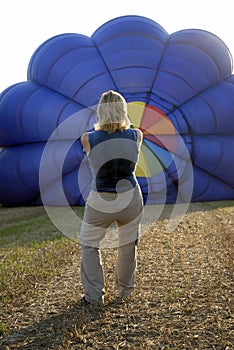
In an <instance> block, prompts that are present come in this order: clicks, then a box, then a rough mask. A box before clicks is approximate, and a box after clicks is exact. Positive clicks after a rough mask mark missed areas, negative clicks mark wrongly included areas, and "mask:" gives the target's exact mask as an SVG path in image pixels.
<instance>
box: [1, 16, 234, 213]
mask: <svg viewBox="0 0 234 350" xmlns="http://www.w3.org/2000/svg"><path fill="white" fill-rule="evenodd" d="M109 89H112V90H116V91H118V92H120V93H121V94H122V95H123V96H124V97H125V99H126V101H127V102H128V112H129V118H130V120H131V122H132V125H133V126H134V127H138V128H140V129H141V130H142V131H143V135H144V142H143V145H142V150H141V154H140V161H139V165H138V168H137V170H136V175H137V177H138V180H139V183H140V186H141V190H142V193H143V196H144V199H145V202H147V201H148V202H149V203H152V204H157V203H175V202H176V201H177V202H178V199H179V201H181V202H183V201H188V200H191V201H213V200H214V201H216V200H223V199H234V152H233V149H234V138H233V134H234V99H233V96H234V76H233V75H232V57H231V54H230V52H229V50H228V48H227V46H226V45H225V43H224V42H223V41H222V40H221V39H220V38H218V37H217V36H216V35H215V34H212V33H210V32H207V31H205V30H201V29H185V30H181V31H178V32H175V33H172V34H168V33H167V31H166V30H165V29H164V28H163V27H162V26H161V25H160V24H158V23H157V22H155V21H153V20H151V19H149V18H145V17H142V16H122V17H118V18H114V19H112V20H110V21H108V22H107V23H105V24H103V25H102V26H101V27H99V28H98V29H97V30H96V31H95V32H94V33H93V35H92V36H91V37H88V36H85V35H81V34H71V33H66V34H61V35H57V36H55V37H52V38H50V39H48V40H47V41H45V42H44V43H42V44H41V45H40V46H39V47H38V48H37V50H36V51H35V52H34V54H33V55H32V57H31V59H30V62H29V65H28V77H27V81H26V82H21V83H18V84H15V85H13V86H10V87H8V88H7V89H6V90H4V91H3V92H2V93H1V97H0V146H1V147H2V149H1V152H0V169H1V172H0V203H2V204H3V205H6V206H18V205H42V204H43V203H44V201H43V198H46V202H47V204H49V205H55V206H56V205H64V204H65V202H66V201H67V202H68V203H69V205H84V201H85V197H86V195H87V193H88V192H89V190H90V179H91V174H90V170H89V165H88V164H87V162H85V155H84V152H83V149H82V147H81V143H80V136H81V135H82V133H83V132H85V131H88V130H92V128H93V124H94V122H95V118H96V112H95V106H96V104H97V102H98V99H99V97H100V96H101V94H102V93H103V92H104V91H107V90H109ZM48 143H49V145H50V147H48ZM45 150H47V155H48V154H49V156H48V157H47V158H45V157H44V162H43V170H42V172H43V184H42V183H41V182H40V169H41V164H42V162H41V160H42V158H43V154H45ZM48 150H49V151H48ZM48 152H49V153H48ZM189 163H191V164H192V174H191V171H188V169H189V166H188V165H189ZM81 168H82V172H81V173H82V175H79V171H80V170H81ZM191 175H192V188H191V181H190V188H189V189H188V190H187V187H186V183H189V179H190V180H191ZM78 179H79V181H78ZM61 183H62V187H63V193H60V191H58V190H57V188H58V184H61ZM81 188H82V189H81ZM42 194H43V195H42Z"/></svg>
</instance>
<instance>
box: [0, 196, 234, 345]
mask: <svg viewBox="0 0 234 350" xmlns="http://www.w3.org/2000/svg"><path fill="white" fill-rule="evenodd" d="M170 210H171V207H170V206H169V205H167V206H165V209H164V211H163V213H162V215H161V217H160V218H159V219H158V220H157V222H155V223H154V224H152V225H151V226H149V227H147V229H146V233H145V234H144V235H143V236H142V238H141V240H140V243H139V246H138V267H137V274H136V289H135V291H134V293H133V295H132V296H131V297H130V298H129V299H128V300H126V301H121V300H119V299H118V298H117V294H116V290H115V285H114V274H113V272H114V266H115V259H116V255H117V251H116V249H105V250H103V251H102V259H103V265H104V270H105V276H106V291H107V294H106V302H105V305H104V306H103V307H90V306H85V305H84V304H83V303H82V301H81V298H82V293H83V292H82V286H81V281H80V269H79V265H80V257H81V255H80V246H79V244H78V243H76V242H74V241H72V240H69V239H68V238H66V237H64V236H62V235H61V234H60V233H59V232H58V231H57V229H56V228H55V227H54V226H53V225H52V223H51V222H50V220H49V219H48V218H47V215H46V213H45V211H44V209H43V207H34V208H29V207H24V208H4V207H0V222H1V229H0V306H1V308H0V349H1V350H9V349H14V350H15V349H22V350H29V349H32V350H37V349H38V350H39V349H41V350H42V349H44V350H45V349H56V350H68V349H73V350H76V349H99V350H101V349H108V350H111V349H116V350H117V349H131V350H134V349H165V350H170V349H175V350H179V349H184V350H185V349H186V350H187V349H188V350H195V349H198V350H205V349H217V350H230V349H234V298H233V297H234V261H233V260H234V248H233V247H234V245H233V241H234V230H233V217H234V201H221V202H209V203H208V202H206V203H192V204H191V205H190V207H189V210H188V212H187V213H186V215H185V216H184V218H183V221H182V222H181V223H180V224H179V225H178V227H177V228H176V229H175V230H174V231H173V232H172V233H166V226H167V223H168V220H169V216H170Z"/></svg>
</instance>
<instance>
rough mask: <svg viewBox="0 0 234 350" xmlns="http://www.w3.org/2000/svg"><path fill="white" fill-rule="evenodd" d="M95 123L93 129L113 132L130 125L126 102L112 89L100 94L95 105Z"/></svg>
mask: <svg viewBox="0 0 234 350" xmlns="http://www.w3.org/2000/svg"><path fill="white" fill-rule="evenodd" d="M97 119H98V120H97V123H95V124H94V129H95V130H106V131H108V133H113V132H115V131H116V130H117V129H118V130H121V131H122V130H126V129H128V128H129V127H130V120H129V118H128V112H127V103H126V101H125V99H124V97H123V96H122V95H121V94H120V93H118V92H116V91H113V90H109V91H106V92H104V93H103V94H102V96H101V98H100V100H99V102H98V106H97Z"/></svg>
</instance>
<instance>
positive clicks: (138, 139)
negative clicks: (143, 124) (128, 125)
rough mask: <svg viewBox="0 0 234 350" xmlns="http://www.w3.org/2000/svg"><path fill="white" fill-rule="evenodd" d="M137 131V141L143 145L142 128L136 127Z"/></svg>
mask: <svg viewBox="0 0 234 350" xmlns="http://www.w3.org/2000/svg"><path fill="white" fill-rule="evenodd" d="M135 130H136V132H137V142H138V144H139V145H141V143H142V140H143V134H142V131H141V130H140V129H135Z"/></svg>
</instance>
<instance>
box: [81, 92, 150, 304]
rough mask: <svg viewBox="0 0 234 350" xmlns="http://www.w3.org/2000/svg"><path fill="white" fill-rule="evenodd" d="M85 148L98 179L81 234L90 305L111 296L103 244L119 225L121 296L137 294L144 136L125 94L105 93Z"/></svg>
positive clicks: (83, 272) (118, 281) (117, 274)
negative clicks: (139, 167) (137, 171)
mask: <svg viewBox="0 0 234 350" xmlns="http://www.w3.org/2000/svg"><path fill="white" fill-rule="evenodd" d="M81 143H82V145H83V148H84V150H85V152H86V154H87V158H88V161H89V164H90V167H91V170H92V175H93V182H92V190H91V193H90V195H89V197H88V199H87V202H86V207H85V213H84V219H83V224H82V227H81V232H80V242H81V249H82V262H81V278H82V283H83V287H84V291H85V296H84V298H83V299H84V301H85V302H86V303H89V304H102V303H103V302H104V294H105V291H104V276H103V269H102V264H101V259H100V251H99V244H100V242H101V240H102V239H103V238H104V236H105V234H106V232H107V230H108V228H109V227H110V226H111V225H112V223H114V222H115V223H116V224H117V226H118V234H119V245H118V259H117V262H116V269H115V280H116V285H117V288H118V292H119V296H120V297H121V298H126V297H128V296H129V295H130V294H131V293H132V291H133V289H134V276H135V268H136V246H137V240H138V235H139V227H140V220H141V216H142V210H143V201H142V195H141V191H140V187H139V184H138V183H137V179H136V176H135V173H134V172H135V167H136V164H137V161H138V156H139V150H140V146H141V143H142V133H141V131H140V130H138V129H132V128H130V121H129V119H128V116H127V103H126V101H125V99H124V98H123V96H122V95H120V94H119V93H118V92H115V91H113V90H109V91H107V92H104V93H103V94H102V96H101V98H100V100H99V103H98V106H97V123H96V124H95V125H94V131H93V132H87V133H84V134H83V135H82V137H81Z"/></svg>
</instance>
